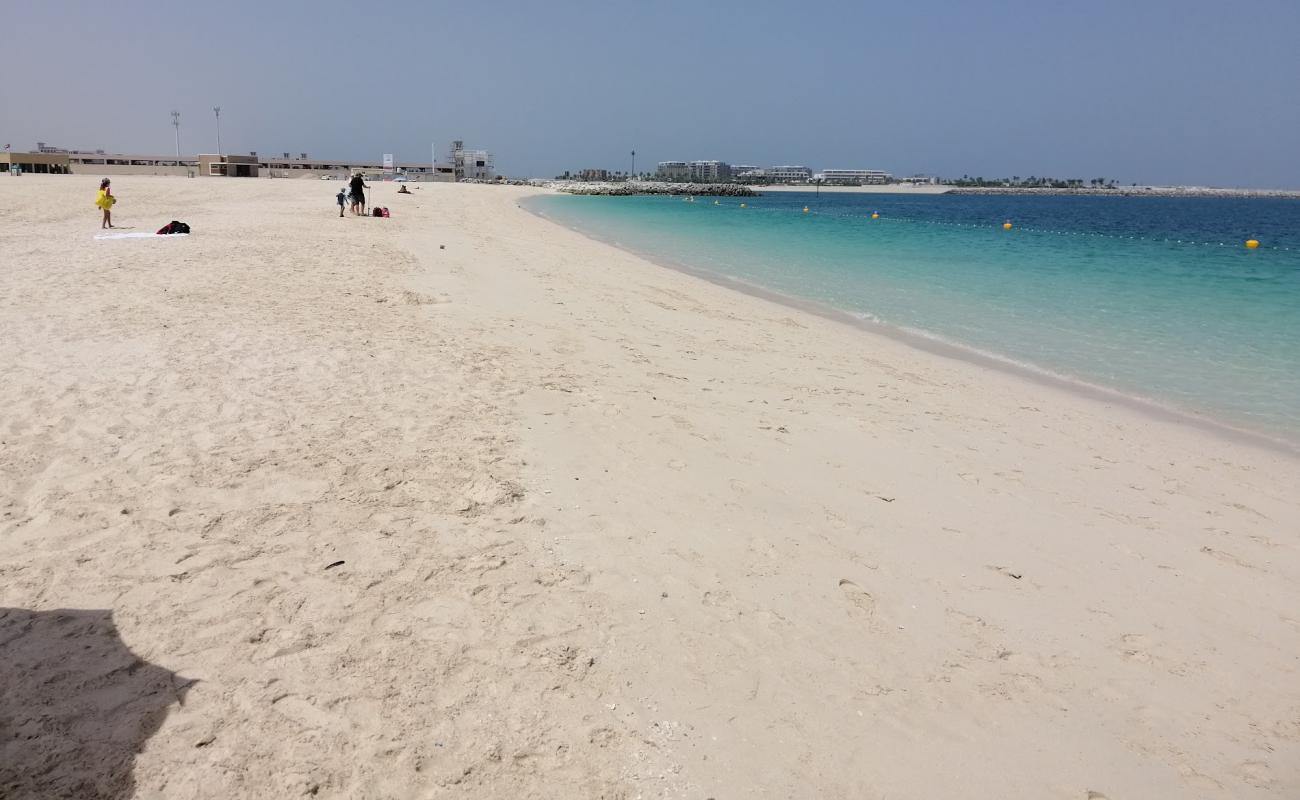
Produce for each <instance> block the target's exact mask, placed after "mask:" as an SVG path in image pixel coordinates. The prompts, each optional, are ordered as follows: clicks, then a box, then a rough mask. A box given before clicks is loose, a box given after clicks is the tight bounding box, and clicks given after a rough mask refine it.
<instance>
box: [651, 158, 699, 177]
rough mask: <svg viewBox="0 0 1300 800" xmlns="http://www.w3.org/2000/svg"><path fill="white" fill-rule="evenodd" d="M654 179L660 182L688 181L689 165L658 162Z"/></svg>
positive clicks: (682, 162) (689, 174)
mask: <svg viewBox="0 0 1300 800" xmlns="http://www.w3.org/2000/svg"><path fill="white" fill-rule="evenodd" d="M655 177H656V178H658V179H659V180H661V181H689V180H690V179H691V165H690V164H687V163H686V162H685V161H660V162H659V169H657V170H655Z"/></svg>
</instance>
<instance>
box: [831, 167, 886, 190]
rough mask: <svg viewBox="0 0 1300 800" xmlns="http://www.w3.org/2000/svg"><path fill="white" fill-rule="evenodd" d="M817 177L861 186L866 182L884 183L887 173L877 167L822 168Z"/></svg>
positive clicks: (847, 184)
mask: <svg viewBox="0 0 1300 800" xmlns="http://www.w3.org/2000/svg"><path fill="white" fill-rule="evenodd" d="M817 177H818V178H820V179H821V180H822V181H823V182H825V183H837V184H844V185H845V186H863V185H865V184H868V183H886V182H887V181H888V180H889V173H887V172H882V171H880V170H878V169H824V170H822V171H821V174H819V175H818V176H817Z"/></svg>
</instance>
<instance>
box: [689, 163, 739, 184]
mask: <svg viewBox="0 0 1300 800" xmlns="http://www.w3.org/2000/svg"><path fill="white" fill-rule="evenodd" d="M691 180H693V181H703V182H706V183H718V182H721V181H729V180H731V165H730V164H728V163H727V162H725V161H692V162H691Z"/></svg>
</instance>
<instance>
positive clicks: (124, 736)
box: [0, 607, 190, 800]
mask: <svg viewBox="0 0 1300 800" xmlns="http://www.w3.org/2000/svg"><path fill="white" fill-rule="evenodd" d="M189 684H190V682H189V681H186V680H184V679H182V678H181V677H180V676H178V675H176V674H175V673H173V672H170V671H168V670H165V669H163V668H162V667H157V666H154V665H153V664H149V663H147V662H145V661H143V660H142V659H140V657H139V656H137V655H136V654H135V653H132V652H131V650H130V648H128V647H127V646H126V644H125V643H123V641H122V639H121V637H119V636H118V633H117V628H116V626H114V625H113V615H112V612H110V611H104V610H98V609H95V610H89V609H58V610H55V611H28V610H26V609H22V608H2V607H0V797H2V798H4V799H5V800H29V799H31V800H35V798H90V799H93V800H125V799H126V798H128V797H130V796H131V795H132V794H133V793H134V791H135V778H134V776H133V775H132V768H133V767H134V764H135V755H136V753H138V752H140V750H141V749H142V748H143V747H144V744H145V742H146V741H147V740H148V739H149V737H150V736H152V735H153V734H154V732H156V731H157V730H158V728H159V726H161V725H162V722H163V720H164V719H165V718H166V717H167V711H168V709H169V708H170V707H171V705H172V703H180V702H183V700H184V695H185V691H186V689H187V688H188V686H189Z"/></svg>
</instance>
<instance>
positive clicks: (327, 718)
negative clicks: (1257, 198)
mask: <svg viewBox="0 0 1300 800" xmlns="http://www.w3.org/2000/svg"><path fill="white" fill-rule="evenodd" d="M114 184H115V187H114V188H115V191H116V192H117V193H118V194H119V195H120V197H121V201H120V202H119V205H118V208H117V211H116V214H115V217H116V220H117V221H118V222H119V224H123V225H134V226H137V227H136V229H137V230H153V229H155V228H157V227H159V226H161V225H162V224H163V223H165V222H167V221H168V220H171V219H179V220H182V221H185V222H188V223H190V224H191V225H192V226H193V231H194V232H193V235H191V236H190V237H188V238H187V239H184V240H180V241H160V240H152V239H125V240H109V241H97V240H95V239H94V238H93V236H94V234H95V233H97V232H98V230H99V221H98V213H97V211H96V210H95V209H94V208H93V207H92V201H93V198H94V190H95V186H96V182H95V181H94V180H91V179H85V178H78V177H75V176H49V177H45V176H23V177H21V178H2V177H0V220H3V225H0V253H3V266H0V289H2V291H0V345H3V346H2V347H0V448H2V449H0V607H8V608H13V609H19V611H12V612H8V613H7V614H6V612H3V611H0V795H5V794H6V792H8V793H9V796H13V797H40V796H51V795H56V793H57V792H63V795H64V796H85V797H94V796H105V797H122V796H136V797H141V798H179V797H185V798H223V799H226V798H267V797H293V796H301V795H304V794H306V795H308V796H316V797H330V798H360V797H373V798H387V797H403V798H406V797H410V798H437V797H458V796H459V797H475V798H481V797H500V798H521V797H557V798H561V797H562V798H576V797H584V798H585V797H606V798H637V797H645V798H651V797H674V798H676V797H681V798H700V799H702V798H707V797H715V798H719V800H721V799H722V798H748V797H781V798H786V797H791V798H795V797H797V798H877V799H879V798H889V800H902V799H903V798H916V799H917V800H920V799H921V798H949V797H973V798H994V797H997V798H1035V799H1039V798H1070V799H1077V800H1087V799H1088V798H1093V800H1096V798H1111V799H1112V800H1119V799H1120V798H1184V797H1186V798H1191V797H1196V798H1294V797H1296V796H1300V673H1298V668H1300V655H1298V654H1300V506H1298V505H1297V500H1296V487H1297V486H1300V462H1298V461H1297V459H1296V458H1295V457H1294V456H1291V455H1287V454H1285V453H1282V452H1278V451H1273V450H1268V449H1263V448H1260V447H1258V446H1255V445H1253V444H1250V443H1248V442H1242V441H1234V440H1231V439H1228V438H1224V437H1222V436H1219V435H1216V434H1213V433H1211V432H1207V431H1205V430H1201V429H1197V428H1193V427H1189V426H1185V425H1182V424H1178V423H1176V422H1173V421H1170V420H1164V419H1158V418H1154V417H1148V416H1144V415H1143V414H1141V413H1140V412H1139V411H1136V410H1133V409H1130V408H1127V407H1121V406H1112V405H1107V404H1105V403H1104V402H1102V401H1100V400H1097V399H1090V398H1087V397H1083V396H1078V395H1075V394H1071V393H1069V392H1067V391H1064V390H1062V389H1060V388H1056V387H1051V386H1046V385H1040V384H1037V383H1034V382H1030V381H1028V380H1026V379H1024V378H1021V377H1017V376H1013V375H1009V374H1003V373H1000V372H996V371H992V370H989V369H987V368H984V367H980V366H975V365H972V364H968V363H965V362H962V361H957V360H949V359H946V358H943V357H941V356H938V355H934V354H930V353H925V352H921V351H917V350H914V349H911V348H909V347H907V346H906V345H904V344H901V343H898V342H895V341H892V340H890V339H886V338H882V337H880V336H877V335H874V334H871V333H867V332H863V331H860V330H857V329H854V328H852V327H850V326H847V325H843V324H841V323H837V322H835V321H832V320H827V319H823V318H820V317H817V316H814V315H811V314H808V313H804V312H801V311H798V310H795V309H792V308H787V307H784V306H781V305H777V304H775V303H771V302H769V301H766V300H763V299H760V298H756V297H751V296H748V295H744V294H741V293H738V292H734V291H731V290H729V289H726V288H723V287H720V286H716V285H713V284H710V283H707V282H704V281H702V280H699V279H696V278H693V277H690V276H688V275H684V274H681V273H678V272H674V271H671V270H668V269H664V268H661V267H658V266H655V265H653V264H650V263H648V262H646V261H643V260H641V259H638V258H636V257H634V256H632V255H629V254H626V253H624V252H622V251H619V250H617V249H615V248H613V247H610V246H606V245H603V244H599V243H596V242H592V241H590V240H587V239H585V238H584V237H582V236H580V235H578V234H576V233H574V232H572V231H569V230H567V229H564V228H562V227H560V226H557V225H554V224H552V223H550V222H548V221H546V220H544V219H541V218H539V217H536V216H534V215H532V214H530V213H528V212H526V211H524V210H522V209H520V208H518V207H517V205H516V203H517V201H518V200H519V199H520V198H522V197H524V196H526V195H528V194H530V193H533V192H534V191H535V190H531V189H523V188H512V187H493V186H468V185H465V186H455V185H427V186H421V187H420V188H418V189H415V190H413V191H414V194H413V196H410V197H407V196H398V195H397V194H396V187H395V186H391V185H387V186H385V185H381V186H378V187H376V189H375V195H376V198H377V199H378V201H379V202H380V203H381V204H383V205H388V206H389V207H390V208H392V209H393V217H392V218H391V219H387V220H380V219H354V218H351V217H349V218H346V219H339V218H338V217H337V209H336V207H335V206H334V197H333V195H334V192H336V191H337V188H338V184H337V183H333V182H330V183H326V182H318V181H291V180H282V181H269V180H238V179H224V180H223V179H192V180H191V179H183V178H164V177H156V178H155V177H148V178H146V177H140V178H134V177H127V176H122V177H119V178H117V179H115V180H114ZM441 247H445V249H441ZM336 562H343V563H341V564H338V565H337V566H332V567H331V566H329V565H332V564H336ZM327 567H328V568H327ZM56 609H69V610H76V615H75V616H74V615H73V614H72V612H71V611H69V612H67V613H66V614H65V615H63V616H60V615H59V614H46V615H45V616H40V617H33V616H32V613H33V612H36V613H38V614H40V613H43V612H53V611H54V610H56ZM104 611H107V612H111V624H109V623H108V622H105V620H107V619H109V617H108V615H107V614H105V613H103V612H104ZM32 620H41V621H39V622H33V621H32ZM83 639H84V640H85V641H86V646H85V647H84V648H81V649H78V646H77V643H78V642H80V641H82V640H83ZM118 640H120V646H119V642H118ZM92 644H93V647H92ZM131 653H133V654H134V656H136V657H138V658H139V659H140V661H139V662H135V663H134V665H132V661H131V658H132V656H131V655H130V654H131ZM15 654H21V656H19V655H15ZM91 654H94V655H93V657H92V655H91ZM124 654H125V655H124ZM6 658H8V659H10V660H9V662H6ZM114 665H115V666H114ZM142 667H144V668H143V669H142ZM10 676H17V678H12V677H10ZM47 676H48V678H47ZM34 686H43V687H45V688H44V689H43V690H42V691H41V692H40V693H39V694H37V693H33V691H32V690H31V688H30V687H34ZM160 686H161V687H163V688H161V689H160V688H159V687H160ZM22 687H28V688H22ZM51 698H54V699H51ZM58 698H62V699H61V700H59V699H58ZM10 729H12V730H10ZM136 749H139V750H140V752H139V754H138V755H137V756H135V758H134V760H132V759H131V758H130V756H131V754H132V753H134V752H135V750H136ZM106 752H109V753H110V754H111V753H116V754H117V757H115V758H110V757H107V756H105V753H106ZM36 766H39V767H40V769H39V770H38V769H36ZM91 789H94V790H95V792H99V794H96V793H95V792H92V791H90V790H91ZM112 792H117V793H116V794H113V793H112ZM56 796H57V795H56Z"/></svg>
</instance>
